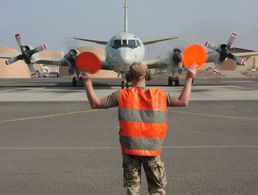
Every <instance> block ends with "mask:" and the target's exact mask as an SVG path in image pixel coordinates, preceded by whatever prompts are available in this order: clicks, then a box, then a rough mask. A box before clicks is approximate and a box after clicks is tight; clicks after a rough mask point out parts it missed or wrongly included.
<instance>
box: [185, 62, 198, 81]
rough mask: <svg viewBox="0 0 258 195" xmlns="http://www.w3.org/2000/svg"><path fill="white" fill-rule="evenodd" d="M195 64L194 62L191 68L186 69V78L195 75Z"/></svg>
mask: <svg viewBox="0 0 258 195" xmlns="http://www.w3.org/2000/svg"><path fill="white" fill-rule="evenodd" d="M196 68H197V65H196V64H193V65H192V66H191V68H189V69H188V70H187V74H186V78H194V77H195V76H196V73H197V69H196Z"/></svg>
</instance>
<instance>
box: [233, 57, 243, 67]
mask: <svg viewBox="0 0 258 195" xmlns="http://www.w3.org/2000/svg"><path fill="white" fill-rule="evenodd" d="M233 60H235V61H236V64H238V65H245V59H244V58H240V57H237V56H234V57H233Z"/></svg>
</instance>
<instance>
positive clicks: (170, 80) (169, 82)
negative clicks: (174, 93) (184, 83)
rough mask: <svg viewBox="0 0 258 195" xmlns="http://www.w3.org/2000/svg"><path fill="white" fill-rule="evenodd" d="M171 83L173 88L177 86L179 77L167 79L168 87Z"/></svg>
mask: <svg viewBox="0 0 258 195" xmlns="http://www.w3.org/2000/svg"><path fill="white" fill-rule="evenodd" d="M173 82H175V86H179V77H168V86H173Z"/></svg>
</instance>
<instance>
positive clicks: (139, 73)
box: [130, 62, 148, 80]
mask: <svg viewBox="0 0 258 195" xmlns="http://www.w3.org/2000/svg"><path fill="white" fill-rule="evenodd" d="M147 70H148V66H147V65H146V64H145V63H144V62H136V63H133V64H132V65H131V66H130V76H131V79H135V80H141V79H143V78H145V76H146V74H147Z"/></svg>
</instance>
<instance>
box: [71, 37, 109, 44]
mask: <svg viewBox="0 0 258 195" xmlns="http://www.w3.org/2000/svg"><path fill="white" fill-rule="evenodd" d="M73 38H74V39H75V40H79V41H87V42H92V43H97V44H100V45H107V41H100V40H95V39H84V38H78V37H73Z"/></svg>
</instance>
